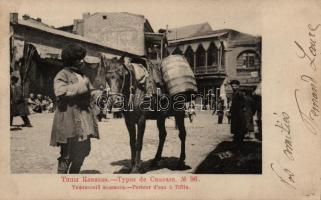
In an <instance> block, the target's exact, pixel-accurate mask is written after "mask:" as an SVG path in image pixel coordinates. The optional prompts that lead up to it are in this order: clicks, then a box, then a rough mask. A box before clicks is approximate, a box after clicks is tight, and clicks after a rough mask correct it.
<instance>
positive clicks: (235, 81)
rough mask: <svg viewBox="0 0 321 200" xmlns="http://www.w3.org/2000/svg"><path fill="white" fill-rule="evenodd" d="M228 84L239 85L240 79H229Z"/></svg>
mask: <svg viewBox="0 0 321 200" xmlns="http://www.w3.org/2000/svg"><path fill="white" fill-rule="evenodd" d="M230 84H231V85H233V84H236V85H240V81H238V80H231V81H230Z"/></svg>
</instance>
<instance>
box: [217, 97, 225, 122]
mask: <svg viewBox="0 0 321 200" xmlns="http://www.w3.org/2000/svg"><path fill="white" fill-rule="evenodd" d="M216 113H217V116H218V121H217V123H218V124H222V123H223V117H224V100H223V99H221V98H219V100H218V103H217V110H216Z"/></svg>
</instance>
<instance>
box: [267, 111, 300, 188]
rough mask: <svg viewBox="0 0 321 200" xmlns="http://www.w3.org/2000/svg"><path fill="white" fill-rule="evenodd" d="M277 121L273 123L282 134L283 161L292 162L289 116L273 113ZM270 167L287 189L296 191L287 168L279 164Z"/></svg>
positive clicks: (290, 171) (291, 175)
mask: <svg viewBox="0 0 321 200" xmlns="http://www.w3.org/2000/svg"><path fill="white" fill-rule="evenodd" d="M273 114H274V115H275V116H276V117H277V120H276V122H275V126H276V127H277V128H278V129H279V131H280V132H281V133H282V134H284V141H283V144H284V146H283V148H282V152H283V154H284V156H285V159H286V160H288V161H291V162H292V161H294V153H293V138H292V135H291V126H290V116H289V114H288V113H286V112H282V113H281V114H278V113H273ZM270 167H271V169H272V171H273V172H274V173H275V175H276V176H277V177H279V179H280V181H281V182H282V183H285V184H286V185H287V186H288V187H290V188H292V189H296V187H295V186H294V184H295V180H294V172H293V171H292V170H290V169H289V168H284V167H282V165H281V164H280V163H277V164H275V163H271V164H270Z"/></svg>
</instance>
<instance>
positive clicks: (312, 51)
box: [294, 24, 321, 71]
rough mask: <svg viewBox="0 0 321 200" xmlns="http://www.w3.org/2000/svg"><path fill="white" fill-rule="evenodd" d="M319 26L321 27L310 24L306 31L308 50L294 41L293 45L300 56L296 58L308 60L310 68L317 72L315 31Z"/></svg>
mask: <svg viewBox="0 0 321 200" xmlns="http://www.w3.org/2000/svg"><path fill="white" fill-rule="evenodd" d="M320 26H321V24H318V25H316V26H312V25H311V24H309V25H308V31H309V33H308V35H309V47H308V50H307V49H305V48H303V46H302V45H301V44H300V43H299V42H297V41H294V43H295V44H296V46H297V47H298V48H299V50H300V54H298V55H297V56H298V57H299V58H302V59H308V61H309V63H310V66H311V68H312V69H313V70H314V71H316V70H317V66H316V64H315V58H316V56H317V48H316V43H317V41H316V38H317V34H316V31H317V30H318V28H319V27H320Z"/></svg>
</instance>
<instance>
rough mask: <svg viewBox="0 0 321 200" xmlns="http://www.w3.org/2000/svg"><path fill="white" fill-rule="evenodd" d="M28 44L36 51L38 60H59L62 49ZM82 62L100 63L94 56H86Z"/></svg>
mask: <svg viewBox="0 0 321 200" xmlns="http://www.w3.org/2000/svg"><path fill="white" fill-rule="evenodd" d="M30 44H32V45H33V46H34V47H35V48H36V49H37V52H38V54H39V56H40V58H56V59H61V52H62V49H59V48H55V47H50V46H46V45H42V44H36V43H30ZM84 61H85V62H86V63H88V64H98V63H100V58H99V57H96V56H89V55H86V57H85V58H84Z"/></svg>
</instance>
